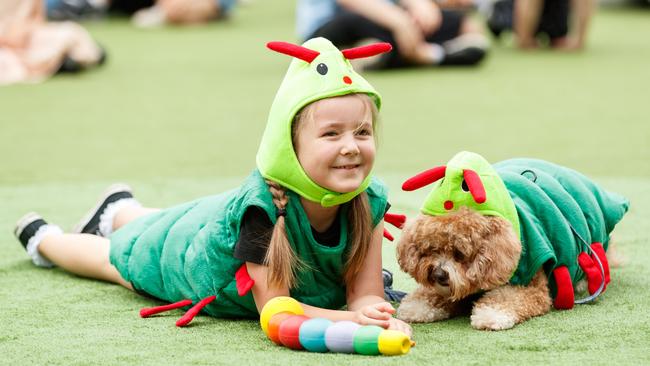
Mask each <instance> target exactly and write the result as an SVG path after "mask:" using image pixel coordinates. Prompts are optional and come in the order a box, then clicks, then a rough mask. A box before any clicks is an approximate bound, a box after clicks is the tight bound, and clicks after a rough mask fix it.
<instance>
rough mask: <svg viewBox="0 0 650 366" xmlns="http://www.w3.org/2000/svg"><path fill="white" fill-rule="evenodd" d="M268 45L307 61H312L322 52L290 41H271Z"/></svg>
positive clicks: (274, 49)
mask: <svg viewBox="0 0 650 366" xmlns="http://www.w3.org/2000/svg"><path fill="white" fill-rule="evenodd" d="M266 47H268V48H269V49H271V50H273V51H275V52H279V53H283V54H285V55H289V56H293V57H295V58H299V59H301V60H303V61H305V62H307V63H311V62H312V61H314V59H315V58H316V57H318V55H320V52H317V51H314V50H310V49H309V48H306V47H303V46H298V45H296V44H293V43H289V42H269V43H267V44H266Z"/></svg>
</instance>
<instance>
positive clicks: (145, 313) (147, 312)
mask: <svg viewBox="0 0 650 366" xmlns="http://www.w3.org/2000/svg"><path fill="white" fill-rule="evenodd" d="M190 305H192V300H190V299H185V300H182V301H179V302H175V303H173V304H169V305H162V306H154V307H152V308H143V309H140V317H142V318H146V317H149V316H152V315H154V314H158V313H162V312H164V311H168V310H173V309H178V308H182V307H185V306H190Z"/></svg>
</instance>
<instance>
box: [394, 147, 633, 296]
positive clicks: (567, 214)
mask: <svg viewBox="0 0 650 366" xmlns="http://www.w3.org/2000/svg"><path fill="white" fill-rule="evenodd" d="M443 178H444V179H443ZM432 182H435V183H434V186H433V188H432V190H431V192H430V193H429V195H428V197H427V198H426V200H425V201H424V204H423V206H422V208H421V211H422V212H423V213H424V214H427V215H432V216H439V215H446V214H448V213H449V212H451V211H452V210H457V209H458V208H460V207H469V208H471V209H473V210H475V211H477V212H479V213H481V214H483V215H490V216H500V217H503V218H504V219H506V220H508V221H509V222H510V223H511V224H512V227H513V229H514V230H515V232H517V233H519V237H520V239H521V244H522V253H521V258H520V260H519V265H518V267H517V268H516V270H515V271H514V273H513V276H512V278H511V279H510V283H511V284H514V285H527V284H528V283H530V281H531V280H532V279H533V277H534V276H535V273H537V271H539V269H540V268H543V269H544V271H545V273H546V274H547V275H548V276H549V278H550V279H552V277H553V276H554V274H555V272H554V270H556V269H558V268H560V267H566V268H567V269H568V275H569V277H570V280H571V283H573V284H575V283H576V282H577V281H578V280H580V279H582V278H583V277H584V275H585V273H584V271H583V269H584V268H582V264H581V265H579V260H578V258H579V256H580V255H581V254H582V253H587V254H589V253H590V252H591V251H590V248H592V249H593V247H591V245H592V244H593V243H601V244H602V245H603V247H604V249H607V245H608V242H609V233H610V232H611V231H612V230H613V229H614V226H615V225H616V224H617V223H618V222H619V221H620V220H621V219H622V218H623V215H624V214H625V213H626V212H627V209H628V207H629V202H628V200H627V199H625V198H624V197H622V196H620V195H618V194H616V193H612V192H608V191H605V190H603V189H602V188H600V187H599V186H598V185H596V184H595V183H594V182H592V181H591V180H589V179H588V178H587V177H585V176H584V175H582V174H580V173H578V172H576V171H574V170H571V169H568V168H565V167H561V166H559V165H555V164H552V163H549V162H545V161H542V160H535V159H512V160H506V161H503V162H500V163H497V164H495V165H494V166H492V165H490V163H489V162H487V160H485V159H484V158H483V157H482V156H480V155H478V154H475V153H471V152H466V151H463V152H460V153H458V154H457V155H455V156H454V157H453V158H452V159H451V160H450V161H449V162H448V163H447V165H446V166H440V167H436V168H433V169H431V170H428V171H426V172H423V173H421V174H419V175H417V176H415V177H413V178H411V179H409V180H408V181H407V182H405V185H404V187H405V189H406V190H412V189H417V188H420V187H422V186H424V185H426V184H429V183H432ZM602 254H603V255H604V253H602ZM604 260H605V259H604V258H602V261H604ZM604 266H606V264H604ZM602 269H605V268H601V270H602ZM605 271H608V268H606V269H605ZM568 279H569V278H563V279H562V280H561V281H563V282H566V280H568ZM590 282H593V280H591V279H590ZM590 285H592V286H593V285H594V284H593V283H590ZM556 286H557V281H555V280H551V281H549V287H550V289H551V293H552V295H553V296H554V297H555V294H556V292H557V287H556ZM571 303H573V300H571Z"/></svg>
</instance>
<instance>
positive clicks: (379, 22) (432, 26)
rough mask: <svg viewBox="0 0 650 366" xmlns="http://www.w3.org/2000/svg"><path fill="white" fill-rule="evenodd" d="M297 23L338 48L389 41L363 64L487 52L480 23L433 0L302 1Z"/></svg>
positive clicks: (465, 59) (432, 61)
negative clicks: (386, 48) (388, 45)
mask: <svg viewBox="0 0 650 366" xmlns="http://www.w3.org/2000/svg"><path fill="white" fill-rule="evenodd" d="M296 18H297V20H296V27H297V32H298V35H299V37H300V38H302V39H303V40H306V39H309V38H313V37H325V38H327V39H329V40H330V41H332V43H334V44H335V45H336V46H337V47H339V48H341V47H349V46H358V45H361V44H364V43H371V42H377V41H383V42H389V43H391V44H392V45H393V46H394V49H393V51H392V52H390V53H389V54H385V55H381V56H377V57H375V58H371V59H366V60H364V65H356V66H357V67H361V68H366V69H368V68H373V69H377V68H393V67H404V66H414V65H476V64H478V63H480V62H481V60H483V58H484V57H485V55H486V53H487V50H488V41H487V39H486V37H485V36H484V35H483V34H482V30H481V27H480V25H479V24H478V23H476V22H474V21H473V20H471V19H470V18H469V17H467V16H465V15H464V13H462V12H458V11H450V10H441V9H440V7H438V5H436V3H435V2H433V1H432V0H395V1H392V0H298V7H297V11H296Z"/></svg>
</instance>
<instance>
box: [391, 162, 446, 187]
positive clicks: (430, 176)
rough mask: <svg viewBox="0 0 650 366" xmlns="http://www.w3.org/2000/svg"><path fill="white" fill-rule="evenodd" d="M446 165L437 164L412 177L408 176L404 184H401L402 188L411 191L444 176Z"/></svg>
mask: <svg viewBox="0 0 650 366" xmlns="http://www.w3.org/2000/svg"><path fill="white" fill-rule="evenodd" d="M446 170H447V167H446V166H444V165H442V166H437V167H435V168H433V169H429V170H426V171H424V172H422V173H420V174H418V175H416V176H415V177H413V178H409V179H408V180H407V181H406V182H404V184H402V190H404V191H413V190H416V189H418V188H422V187H424V186H426V185H427V184H431V183H433V182H435V181H437V180H438V179H441V178H443V177H444V176H445V171H446Z"/></svg>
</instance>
